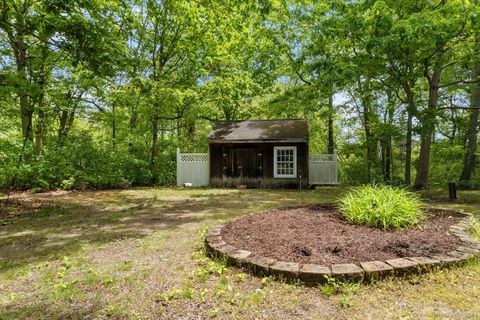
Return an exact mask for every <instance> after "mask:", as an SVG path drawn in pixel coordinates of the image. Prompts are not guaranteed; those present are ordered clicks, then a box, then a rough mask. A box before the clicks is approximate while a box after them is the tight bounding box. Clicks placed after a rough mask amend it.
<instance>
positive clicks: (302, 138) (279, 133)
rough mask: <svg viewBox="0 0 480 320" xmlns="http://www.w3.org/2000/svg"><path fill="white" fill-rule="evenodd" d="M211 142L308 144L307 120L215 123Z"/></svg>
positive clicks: (210, 137) (210, 136) (209, 138)
mask: <svg viewBox="0 0 480 320" xmlns="http://www.w3.org/2000/svg"><path fill="white" fill-rule="evenodd" d="M208 141H209V142H211V143H212V142H214V143H231V142H247V143H248V142H280V141H285V142H308V124H307V121H306V120H302V119H292V120H290V119H289V120H245V121H220V122H217V123H215V125H214V126H213V129H212V132H211V133H210V135H209V136H208Z"/></svg>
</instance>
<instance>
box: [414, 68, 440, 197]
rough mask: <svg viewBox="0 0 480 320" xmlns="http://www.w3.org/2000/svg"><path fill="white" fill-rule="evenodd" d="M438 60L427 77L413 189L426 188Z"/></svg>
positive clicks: (433, 124) (434, 118) (437, 85)
mask: <svg viewBox="0 0 480 320" xmlns="http://www.w3.org/2000/svg"><path fill="white" fill-rule="evenodd" d="M440 60H441V59H439V61H438V62H437V63H436V64H435V67H434V70H433V74H432V76H431V77H428V84H429V85H428V106H427V109H426V110H425V114H424V115H423V117H422V119H421V120H422V131H421V135H420V136H421V144H420V155H419V157H418V164H417V175H416V177H415V184H414V186H413V187H414V189H415V190H422V189H428V173H429V166H430V149H431V146H432V134H433V132H434V129H435V122H436V112H437V102H438V90H439V88H440V77H441V74H442V66H441V64H440Z"/></svg>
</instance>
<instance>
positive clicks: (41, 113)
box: [35, 94, 45, 157]
mask: <svg viewBox="0 0 480 320" xmlns="http://www.w3.org/2000/svg"><path fill="white" fill-rule="evenodd" d="M40 100H41V101H39V104H38V119H37V128H36V130H35V156H36V157H39V156H40V155H41V154H42V148H43V143H44V140H45V110H44V102H43V100H44V98H43V94H42V97H41V98H40Z"/></svg>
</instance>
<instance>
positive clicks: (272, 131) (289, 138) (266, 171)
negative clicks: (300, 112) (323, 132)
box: [208, 119, 308, 188]
mask: <svg viewBox="0 0 480 320" xmlns="http://www.w3.org/2000/svg"><path fill="white" fill-rule="evenodd" d="M208 143H209V149H210V151H209V152H210V185H212V186H228V187H234V186H237V185H247V186H248V187H249V188H299V187H300V186H302V187H303V188H307V187H308V124H307V121H306V120H303V119H293V120H292V119H288V120H245V121H220V122H217V123H216V124H215V126H214V127H213V130H212V132H211V133H210V135H209V137H208Z"/></svg>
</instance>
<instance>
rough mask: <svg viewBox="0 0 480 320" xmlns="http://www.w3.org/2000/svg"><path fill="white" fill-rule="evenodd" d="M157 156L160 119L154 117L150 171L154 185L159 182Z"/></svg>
mask: <svg viewBox="0 0 480 320" xmlns="http://www.w3.org/2000/svg"><path fill="white" fill-rule="evenodd" d="M157 155H158V117H156V116H154V117H153V119H152V149H151V158H150V170H151V172H152V183H153V184H155V183H157V182H158V181H157V180H158V172H157Z"/></svg>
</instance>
